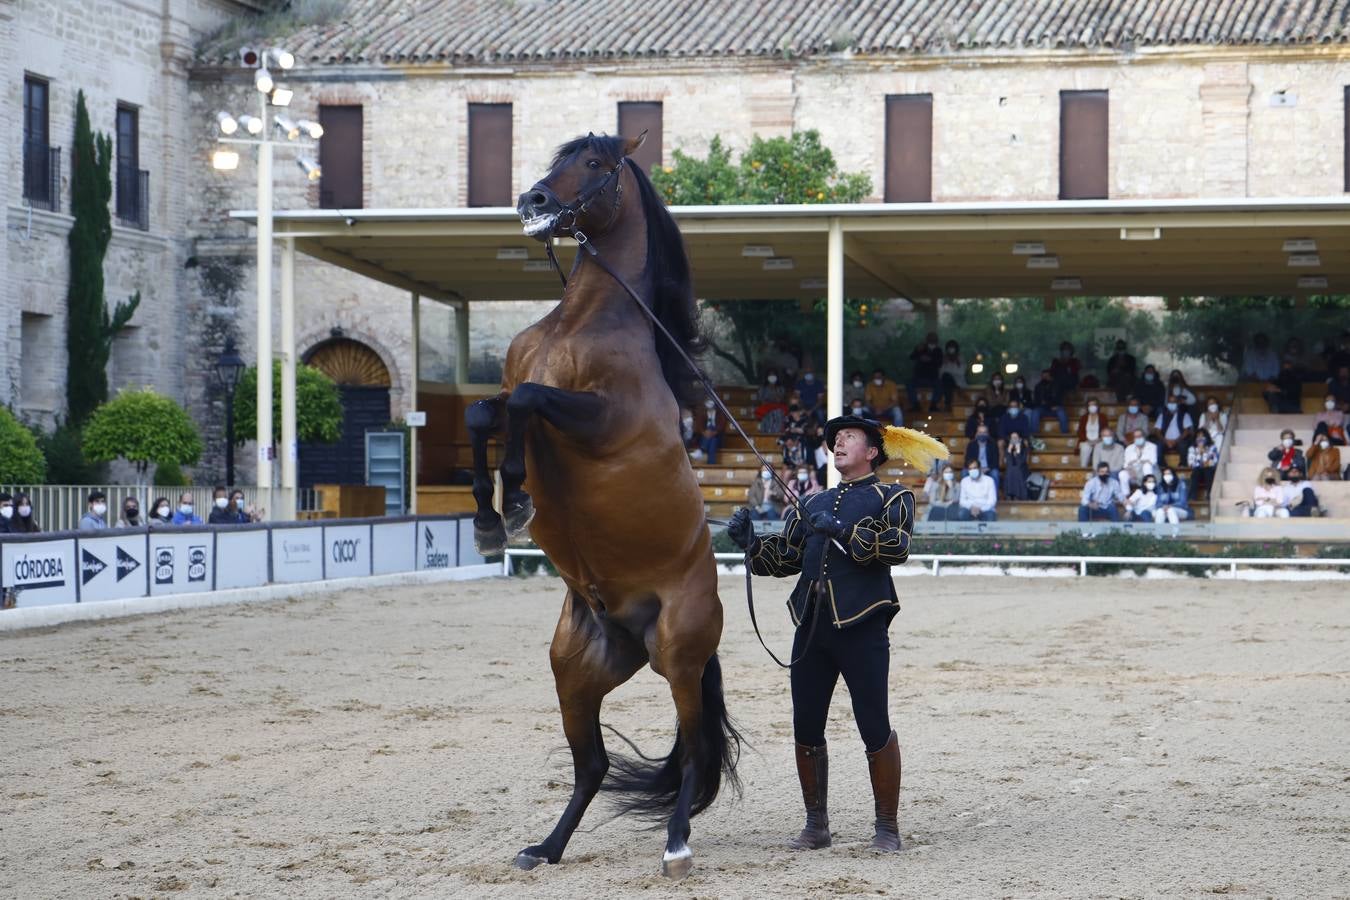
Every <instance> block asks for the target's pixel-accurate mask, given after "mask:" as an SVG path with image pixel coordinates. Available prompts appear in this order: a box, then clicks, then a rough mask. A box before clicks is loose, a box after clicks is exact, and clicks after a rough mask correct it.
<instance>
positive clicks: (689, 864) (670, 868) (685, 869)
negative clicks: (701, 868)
mask: <svg viewBox="0 0 1350 900" xmlns="http://www.w3.org/2000/svg"><path fill="white" fill-rule="evenodd" d="M693 868H694V851H693V850H690V849H689V848H688V847H680V848H678V849H676V850H667V851H666V853H665V855H664V856H662V857H661V874H662V875H664V876H666V877H667V878H670V879H672V880H675V881H678V880H680V879H681V878H683V877H684V876H686V875H688V874H689V873H690V872H691V871H693Z"/></svg>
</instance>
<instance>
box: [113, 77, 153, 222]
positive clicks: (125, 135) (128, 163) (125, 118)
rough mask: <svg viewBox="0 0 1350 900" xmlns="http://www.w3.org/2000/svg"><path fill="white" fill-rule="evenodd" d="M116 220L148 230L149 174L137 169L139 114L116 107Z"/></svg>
mask: <svg viewBox="0 0 1350 900" xmlns="http://www.w3.org/2000/svg"><path fill="white" fill-rule="evenodd" d="M117 218H118V219H120V220H121V221H122V222H123V224H126V225H131V226H133V227H135V228H139V229H141V230H142V231H145V230H147V229H148V228H149V227H150V173H149V172H147V171H145V170H144V169H142V168H141V113H140V110H138V109H137V108H136V107H134V106H128V105H126V104H122V103H119V104H118V105H117Z"/></svg>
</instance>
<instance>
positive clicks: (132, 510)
mask: <svg viewBox="0 0 1350 900" xmlns="http://www.w3.org/2000/svg"><path fill="white" fill-rule="evenodd" d="M140 514H141V509H140V507H139V506H128V507H127V508H126V509H124V510H122V515H124V516H126V517H127V521H128V522H134V521H136V517H137V516H139V515H140Z"/></svg>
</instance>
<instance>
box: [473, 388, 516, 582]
mask: <svg viewBox="0 0 1350 900" xmlns="http://www.w3.org/2000/svg"><path fill="white" fill-rule="evenodd" d="M505 411H506V392H505V391H503V392H502V393H501V394H498V395H497V396H496V397H489V398H487V399H485V400H476V401H474V402H473V403H471V404H469V408H468V409H466V410H465V411H464V424H465V425H466V426H467V427H468V429H469V440H470V442H471V445H472V447H473V499H474V502H475V503H476V504H477V505H478V512H477V513H475V515H474V517H473V543H474V546H475V547H476V548H478V552H479V553H480V554H482V555H483V556H496V555H497V554H498V553H501V552H502V550H504V549H505V548H506V528H505V526H503V525H502V517H501V516H499V515H497V511H496V510H495V509H493V508H492V493H493V484H492V472H491V471H489V470H488V456H487V448H488V440H489V439H490V438H491V437H493V436H494V435H497V434H499V433H500V432H501V430H502V425H503V423H504V422H505V419H506V416H505Z"/></svg>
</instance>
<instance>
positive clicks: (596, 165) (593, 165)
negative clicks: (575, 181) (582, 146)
mask: <svg viewBox="0 0 1350 900" xmlns="http://www.w3.org/2000/svg"><path fill="white" fill-rule="evenodd" d="M586 167H587V168H589V169H598V168H600V160H598V159H593V160H591V161H590V162H588V163H586Z"/></svg>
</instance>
